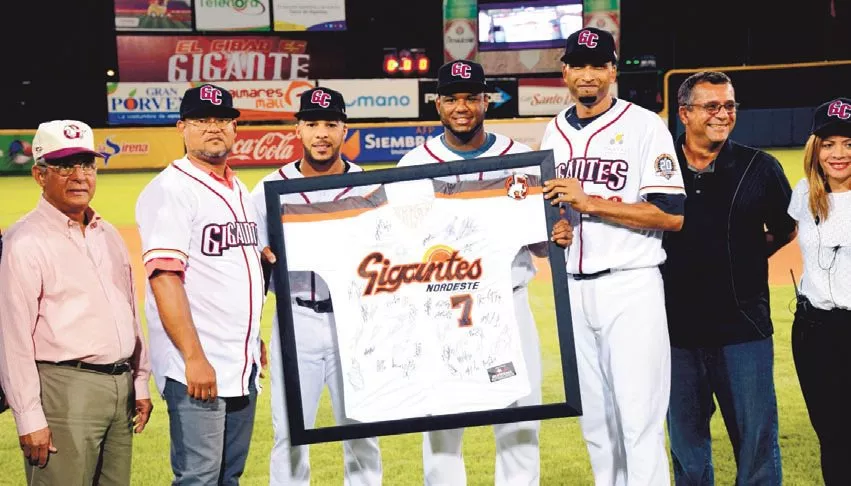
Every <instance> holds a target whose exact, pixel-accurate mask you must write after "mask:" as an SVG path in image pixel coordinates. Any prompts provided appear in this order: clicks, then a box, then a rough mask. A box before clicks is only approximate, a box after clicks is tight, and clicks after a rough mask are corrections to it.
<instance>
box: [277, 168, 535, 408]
mask: <svg viewBox="0 0 851 486" xmlns="http://www.w3.org/2000/svg"><path fill="white" fill-rule="evenodd" d="M539 185H540V183H539V180H538V177H537V176H528V177H526V176H522V175H513V176H510V177H509V178H507V179H506V180H490V181H481V182H479V181H475V182H460V183H455V184H447V183H444V182H437V181H435V182H432V181H414V182H405V183H397V184H390V185H387V186H384V187H382V188H381V189H379V190H377V191H375V192H373V193H372V194H370V195H369V196H367V197H353V198H347V199H344V200H340V201H337V202H329V203H320V204H315V205H285V206H284V213H283V218H282V219H283V224H284V232H285V235H286V237H285V242H286V251H287V263H288V265H289V268H290V269H291V270H301V271H308V270H313V271H316V272H317V273H319V274H320V275H322V278H323V280H324V281H325V282H327V283H328V285H329V288H330V290H331V296H332V299H333V301H334V314H335V317H336V321H337V326H336V330H337V338H338V342H339V343H340V344H339V349H340V360H341V364H342V368H343V381H344V396H345V412H346V416H347V417H348V418H350V419H354V420H358V421H379V420H393V419H402V418H409V417H419V416H424V415H429V414H435V415H437V414H446V413H458V412H467V411H474V410H486V409H491V408H503V407H505V406H508V405H509V404H511V403H513V402H515V401H516V400H517V399H519V398H521V397H524V396H526V395H528V394H529V391H530V387H529V380H528V377H527V373H526V364H525V361H524V358H523V353H522V350H521V347H520V338H519V335H518V328H517V323H516V318H515V317H514V316H515V315H516V314H515V310H514V299H513V292H512V285H511V261H512V259H513V258H514V256H515V255H516V254H517V250H518V249H519V248H520V247H522V246H524V245H527V244H530V243H534V242H538V241H543V240H546V237H547V229H546V222H545V219H544V211H543V206H544V202H543V199H542V196H541V190H540V187H539ZM417 192H419V195H420V196H421V195H422V194H423V192H428V193H430V194H432V196H433V197H432V198H431V200H426V199H424V198H422V197H418V196H413V197H412V196H411V194H412V193H417ZM388 194H389V195H390V196H389V197H388ZM509 196H510V197H509ZM409 197H411V199H407V198H409ZM388 199H389V204H388ZM403 201H417V203H416V204H405V203H404V202H403ZM507 222H508V223H507ZM334 235H347V236H346V241H345V244H340V242H339V238H336V237H334Z"/></svg>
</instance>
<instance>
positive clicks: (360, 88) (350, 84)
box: [317, 79, 420, 120]
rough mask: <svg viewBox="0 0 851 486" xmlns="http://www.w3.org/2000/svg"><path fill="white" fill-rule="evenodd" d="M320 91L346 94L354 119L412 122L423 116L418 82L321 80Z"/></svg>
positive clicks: (414, 80)
mask: <svg viewBox="0 0 851 486" xmlns="http://www.w3.org/2000/svg"><path fill="white" fill-rule="evenodd" d="M317 84H318V85H319V86H320V87H323V86H324V87H327V88H330V89H333V90H335V91H339V92H340V93H342V94H343V98H344V99H345V100H346V114H347V115H348V117H349V118H350V119H352V118H354V119H357V118H396V119H398V118H410V119H414V120H416V119H417V118H419V116H420V107H419V105H418V104H417V95H418V94H419V83H418V81H417V80H416V79H320V80H319V81H317Z"/></svg>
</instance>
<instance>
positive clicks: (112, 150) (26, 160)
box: [0, 117, 550, 175]
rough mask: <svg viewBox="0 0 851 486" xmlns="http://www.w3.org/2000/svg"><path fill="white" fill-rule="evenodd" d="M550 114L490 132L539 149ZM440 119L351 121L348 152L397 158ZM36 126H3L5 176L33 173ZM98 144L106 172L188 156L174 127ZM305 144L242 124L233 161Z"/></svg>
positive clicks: (268, 159)
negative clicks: (23, 128) (388, 121)
mask: <svg viewBox="0 0 851 486" xmlns="http://www.w3.org/2000/svg"><path fill="white" fill-rule="evenodd" d="M549 120H550V118H549V117H546V118H523V119H513V120H489V121H486V122H485V125H486V128H487V130H489V131H492V132H496V133H500V134H502V135H505V136H507V137H511V138H513V139H514V140H516V141H518V142H521V143H524V144H526V145H529V146H531V147H532V148H534V149H537V148H538V146H539V145H540V143H541V136H542V135H543V133H544V128H545V127H546V124H547V122H549ZM442 132H443V126H441V125H440V122H437V121H424V122H398V123H351V124H349V131H348V134H347V136H346V140H345V142H344V143H343V148H342V152H343V156H344V157H346V158H347V159H348V160H351V161H353V162H357V163H359V164H372V163H388V162H396V161H398V160H399V159H400V158H401V157H402V156H403V155H405V154H406V153H407V152H408V151H410V150H411V149H413V148H414V147H416V146H417V145H420V144H422V143H423V142H425V141H426V140H428V139H430V138H433V137H436V136H439V135H440V134H441V133H442ZM33 135H35V130H0V175H9V174H24V173H29V171H30V167H32V163H33V160H32V147H31V145H32V137H33ZM94 135H95V145H96V148H97V150H98V151H99V152H102V153H104V154H105V155H106V159H105V161H104V165H103V166H101V169H100V170H101V171H113V170H116V171H119V170H144V169H159V168H162V167H165V166H166V165H168V164H169V163H171V161H172V160H174V159H177V158H180V157H182V156H183V153H184V152H183V140H182V138H181V136H180V133H179V132H178V131H177V129H176V128H175V127H173V126H171V127H157V128H103V129H94ZM301 156H302V149H301V144H300V143H299V141H298V139H297V138H296V135H295V126H294V125H256V126H255V125H246V126H241V127H239V129H238V131H237V138H236V142H235V143H234V146H233V150H232V153H231V156H230V158H229V161H228V162H229V163H230V165H231V166H233V167H273V166H279V165H282V164H285V163H288V162H292V161H295V160H298V159H300V158H301Z"/></svg>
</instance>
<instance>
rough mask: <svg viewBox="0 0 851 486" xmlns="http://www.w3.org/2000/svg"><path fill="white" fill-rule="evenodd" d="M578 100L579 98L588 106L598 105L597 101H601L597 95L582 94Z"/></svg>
mask: <svg viewBox="0 0 851 486" xmlns="http://www.w3.org/2000/svg"><path fill="white" fill-rule="evenodd" d="M577 100H579V102H580V103H582V104H583V105H585V106H586V107H588V108H590V107H592V106H594V105H596V104H597V102H598V101H599V99H598V98H597V97H596V96H580V97H578V98H577Z"/></svg>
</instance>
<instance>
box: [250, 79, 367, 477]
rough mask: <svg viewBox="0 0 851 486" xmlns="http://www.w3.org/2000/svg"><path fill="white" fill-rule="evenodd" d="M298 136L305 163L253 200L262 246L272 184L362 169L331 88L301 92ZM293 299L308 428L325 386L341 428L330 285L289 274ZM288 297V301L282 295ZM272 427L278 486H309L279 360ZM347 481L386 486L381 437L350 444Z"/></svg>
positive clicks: (276, 345) (308, 196)
mask: <svg viewBox="0 0 851 486" xmlns="http://www.w3.org/2000/svg"><path fill="white" fill-rule="evenodd" d="M296 118H298V126H297V127H296V134H297V136H298V138H299V140H301V143H302V145H303V149H304V156H303V157H302V159H301V160H300V161H298V162H295V163H291V164H287V165H285V166H283V167H281V168H280V169H278V170H276V171H275V172H273V173H271V174H269V175H268V176H266V177H264V178H263V180H261V181H260V182H259V183H258V184H257V186H255V188H254V190H253V191H252V192H251V200H252V203H253V206H254V207H255V210H256V212H257V214H258V219H257V222H258V227H259V233H260V240H261V245H262V246H263V247H265V246H268V230H267V227H266V195H265V192H264V183H265V182H266V181H280V180H286V179H295V178H299V177H314V176H321V175H332V174H343V173H349V172H361V171H362V169H361V168H360V167H358V166H357V165H355V164H352V163H350V162H348V161H345V160H343V158H342V157H341V156H340V149H341V147H342V145H343V141H344V140H345V137H346V103H345V101H344V100H343V95H342V94H340V93H338V92H337V91H334V90H331V89H327V88H314V89H311V90H308V91H305V92H304V93H303V94H302V95H301V105H300V107H299V111H298V113H296ZM373 189H374V187H347V188H344V189H332V190H325V191H315V192H310V193H298V194H285V195H282V196H281V203H282V204H310V203H319V202H324V201H337V200H340V199H344V198H346V197H349V196H356V195H362V194H365V193H367V192H368V191H371V190H373ZM289 278H290V296H289V297H290V298H292V301H293V306H292V309H293V324H294V326H295V336H296V348H297V349H298V370H299V377H300V382H301V396H302V407H303V411H304V423H305V426H306V427H313V424H314V422H315V420H316V412H317V409H318V407H319V398H320V395H321V394H322V389H323V388H324V387H325V386H326V385H327V386H328V390H329V392H330V395H331V403H332V407H333V410H334V416H335V418H336V420H337V423H344V422H346V418H345V416H344V415H343V410H344V407H343V384H342V375H341V369H340V358H339V355H338V354H337V346H336V345H335V340H336V337H335V320H334V309H333V305H332V303H331V296H330V293H329V290H328V286H327V285H326V284H325V282H324V281H323V280H322V278H321V277H320V276H319V275H317V274H316V273H314V272H312V271H299V272H290V274H289ZM279 298H286V296H279ZM271 352H272V356H276V357H279V356H280V355H281V343H280V334H279V329H278V316H277V314H276V315H275V318H274V321H273V329H272V341H271ZM271 374H272V377H271V382H272V427H273V429H274V435H275V443H274V445H273V447H272V458H271V463H270V483H271V484H272V485H294V484H304V485H308V484H310V458H309V449H308V446H296V447H293V446H292V445H291V444H290V433H289V424H288V422H287V410H286V400H285V398H286V397H285V395H284V377H283V374H284V371H283V368H282V367H281V363H280V361H277V362H275V361H274V360H273V363H272V370H271ZM343 456H344V460H343V464H344V468H345V473H344V484H346V485H376V484H381V478H382V469H381V454H380V452H379V450H378V439H377V438H374V437H372V438H367V439H356V440H350V441H344V442H343Z"/></svg>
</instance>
